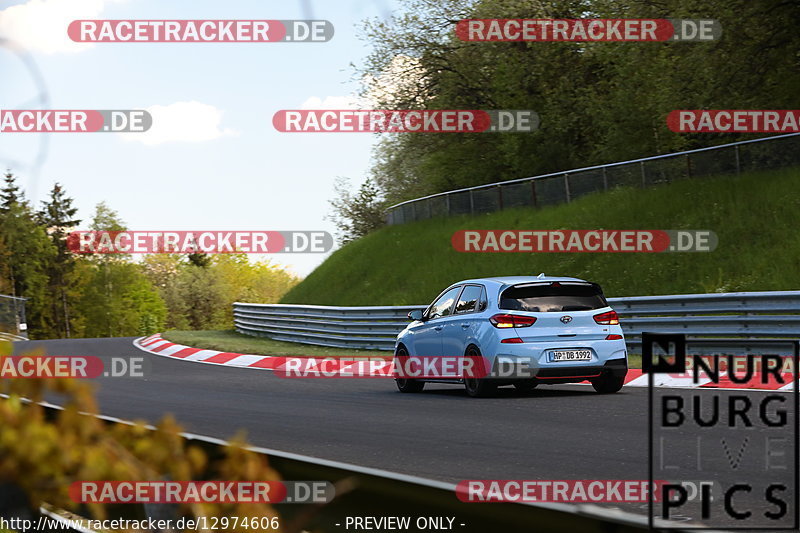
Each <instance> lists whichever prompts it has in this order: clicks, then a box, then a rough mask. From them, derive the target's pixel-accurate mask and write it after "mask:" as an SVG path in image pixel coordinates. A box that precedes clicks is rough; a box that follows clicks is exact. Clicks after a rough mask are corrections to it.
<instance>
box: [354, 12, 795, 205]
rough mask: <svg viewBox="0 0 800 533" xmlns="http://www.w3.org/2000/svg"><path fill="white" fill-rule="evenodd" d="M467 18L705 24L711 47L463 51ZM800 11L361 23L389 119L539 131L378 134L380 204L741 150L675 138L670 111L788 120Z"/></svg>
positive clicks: (438, 16)
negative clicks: (481, 116) (457, 113)
mask: <svg viewBox="0 0 800 533" xmlns="http://www.w3.org/2000/svg"><path fill="white" fill-rule="evenodd" d="M464 18H479V19H486V18H612V19H616V18H713V19H716V20H718V21H720V23H721V25H722V27H723V35H722V38H721V39H720V40H718V41H713V42H701V43H698V42H695V43H678V42H651V43H637V42H628V43H620V42H595V43H571V42H496V43H487V42H463V41H460V40H459V39H457V38H456V36H455V34H454V31H453V29H454V26H455V23H456V22H457V21H458V20H460V19H464ZM799 23H800V3H798V2H787V1H784V0H759V1H755V2H754V1H752V0H700V1H698V0H663V1H659V2H652V1H651V0H630V1H627V2H619V1H616V0H536V1H530V0H406V1H405V2H404V6H403V9H402V13H401V14H399V15H397V16H395V17H394V18H393V19H391V20H390V21H383V20H375V21H371V22H368V23H367V24H366V27H365V32H364V37H365V39H366V40H367V42H368V43H369V44H370V45H371V46H372V49H373V52H372V54H371V55H370V56H369V58H368V60H367V61H366V62H365V64H364V65H362V66H361V68H360V74H361V75H362V76H363V77H362V79H363V80H364V91H363V92H364V96H367V97H369V98H370V99H371V100H372V101H373V102H374V104H375V107H377V108H383V109H420V108H427V109H531V110H534V111H536V112H537V113H538V114H539V115H540V118H541V125H540V129H539V131H538V132H536V133H504V134H477V133H473V134H468V133H464V134H435V133H430V134H424V133H402V134H393V135H384V136H382V139H381V142H380V143H379V145H378V146H377V148H376V151H375V157H374V164H373V168H372V172H371V177H372V179H373V180H374V181H375V183H376V184H377V186H378V188H379V190H380V192H381V193H382V195H383V196H384V197H385V199H386V200H387V202H388V203H395V202H398V201H403V200H407V199H410V198H415V197H419V196H422V195H426V194H432V193H436V192H441V191H445V190H451V189H457V188H461V187H468V186H474V185H479V184H484V183H491V182H495V181H500V180H504V179H513V178H520V177H525V176H531V175H537V174H542V173H547V172H553V171H558V170H566V169H570V168H577V167H582V166H586V165H591V164H600V163H607V162H612V161H620V160H625V159H632V158H637V157H644V156H650V155H656V154H662V153H668V152H674V151H678V150H682V149H690V148H697V147H702V146H708V145H712V144H721V143H723V142H732V141H736V140H740V138H741V137H743V136H741V135H735V134H677V133H673V132H671V131H670V130H669V129H668V128H667V125H666V115H667V114H668V113H669V112H670V111H672V110H675V109H793V108H795V107H796V103H797V88H798V87H800V68H798V67H800V33H798V32H797V31H796V28H797V26H798V24H799Z"/></svg>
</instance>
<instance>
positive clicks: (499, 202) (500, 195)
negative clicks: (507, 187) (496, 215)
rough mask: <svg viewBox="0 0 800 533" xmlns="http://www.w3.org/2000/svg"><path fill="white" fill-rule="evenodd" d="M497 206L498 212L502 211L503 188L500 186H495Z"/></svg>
mask: <svg viewBox="0 0 800 533" xmlns="http://www.w3.org/2000/svg"><path fill="white" fill-rule="evenodd" d="M497 205H498V207H499V210H502V209H503V186H502V185H498V186H497Z"/></svg>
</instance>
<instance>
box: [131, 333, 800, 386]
mask: <svg viewBox="0 0 800 533" xmlns="http://www.w3.org/2000/svg"><path fill="white" fill-rule="evenodd" d="M133 345H134V346H136V347H137V348H139V349H140V350H143V351H145V352H148V353H152V354H155V355H160V356H162V357H172V358H174V359H182V360H184V361H192V362H195V363H206V364H214V365H224V366H233V367H239V368H255V369H259V370H284V369H285V365H286V362H287V360H289V359H291V360H292V363H293V364H292V367H291V371H292V372H298V373H303V372H313V371H314V368H315V367H317V365H318V364H320V363H322V362H323V361H324V362H325V372H326V373H331V372H340V373H342V374H343V375H347V373H348V372H352V373H353V374H355V375H357V376H365V372H364V371H365V370H366V371H367V372H368V375H370V376H376V377H377V376H385V377H389V376H391V375H392V361H391V360H390V358H389V357H388V356H387V359H386V361H374V360H373V361H370V365H369V367H368V368H367V367H360V368H358V369H356V367H357V366H358V365H359V363H358V362H353V361H352V360H347V362H346V363H345V364H342V365H339V364H338V363H339V362H338V361H333V360H331V358H319V357H299V356H295V357H286V356H275V355H248V354H241V353H233V352H219V351H217V350H202V349H200V348H192V347H191V346H184V345H182V344H175V343H173V342H169V341H168V340H165V339H163V338H161V334H160V333H156V334H154V335H150V336H149V337H143V338H139V339H136V340H134V341H133ZM298 359H300V360H301V364H300V365H298V364H297V360H298ZM371 359H374V358H371ZM350 375H352V374H350ZM759 376H760V374H756V373H754V374H753V378H752V379H750V380H748V382H747V383H734V382H732V381H730V379H729V378H728V376H724V377H723V376H722V375H721V376H720V380H719V382H718V383H713V382H712V381H711V380H710V379H708V378H701V379H700V380H698V383H694V382H693V380H692V376H691V375H690V374H656V375H655V376H654V385H655V386H656V387H669V388H678V389H706V390H709V389H716V390H748V389H749V390H767V391H779V392H791V391H792V390H793V383H792V374H791V373H784V374H781V376H782V377H783V383H779V382H777V381H775V380H774V379H770V380H765V381H766V383H762V382H761V381H762V380H761V379H760V377H759ZM647 381H648V380H647V375H645V374H642V371H641V369H638V368H631V369H630V370H628V374H627V376H625V386H626V387H647Z"/></svg>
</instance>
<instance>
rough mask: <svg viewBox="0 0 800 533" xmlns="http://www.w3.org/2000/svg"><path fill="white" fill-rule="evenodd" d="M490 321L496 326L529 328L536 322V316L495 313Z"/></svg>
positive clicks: (501, 327) (502, 327)
mask: <svg viewBox="0 0 800 533" xmlns="http://www.w3.org/2000/svg"><path fill="white" fill-rule="evenodd" d="M489 322H491V323H492V325H493V326H494V327H496V328H500V329H504V328H527V327H528V326H532V325H533V324H534V323H535V322H536V317H535V316H521V315H506V314H499V315H494V316H493V317H492V318H490V319H489Z"/></svg>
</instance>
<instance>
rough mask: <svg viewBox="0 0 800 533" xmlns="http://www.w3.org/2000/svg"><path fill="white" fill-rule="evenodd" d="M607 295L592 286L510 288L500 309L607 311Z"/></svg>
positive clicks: (505, 293)
mask: <svg viewBox="0 0 800 533" xmlns="http://www.w3.org/2000/svg"><path fill="white" fill-rule="evenodd" d="M607 306H608V302H606V299H605V297H604V296H603V291H602V290H601V289H600V287H599V286H598V285H595V284H589V283H580V284H579V283H559V282H554V283H547V284H536V285H517V286H514V287H509V288H508V289H506V290H504V291H503V293H502V294H501V295H500V309H508V310H513V311H531V312H542V313H548V312H549V313H561V312H565V311H589V310H592V309H600V308H602V307H607Z"/></svg>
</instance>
